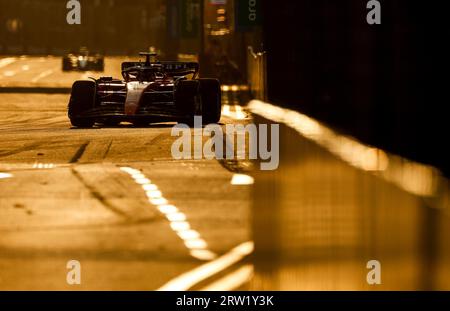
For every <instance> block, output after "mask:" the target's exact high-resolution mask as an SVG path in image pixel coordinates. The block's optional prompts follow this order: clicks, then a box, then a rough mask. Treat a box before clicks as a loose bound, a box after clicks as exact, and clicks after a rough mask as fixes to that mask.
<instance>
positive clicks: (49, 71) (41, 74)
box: [31, 69, 55, 83]
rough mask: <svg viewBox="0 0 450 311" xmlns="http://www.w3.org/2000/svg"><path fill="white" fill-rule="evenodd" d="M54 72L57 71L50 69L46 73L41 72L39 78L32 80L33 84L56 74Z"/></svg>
mask: <svg viewBox="0 0 450 311" xmlns="http://www.w3.org/2000/svg"><path fill="white" fill-rule="evenodd" d="M54 72H55V69H48V70H46V71H44V72H41V73H40V74H39V75H38V76H37V77H35V78H33V79H31V82H32V83H36V82H38V81H39V80H41V79H43V78H45V77H48V76H49V75H51V74H52V73H54Z"/></svg>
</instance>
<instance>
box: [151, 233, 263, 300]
mask: <svg viewBox="0 0 450 311" xmlns="http://www.w3.org/2000/svg"><path fill="white" fill-rule="evenodd" d="M253 248H254V245H253V242H245V243H242V244H240V245H238V246H236V247H235V248H233V249H232V250H231V251H229V252H228V253H226V254H224V255H222V256H220V257H219V258H217V259H215V260H213V261H210V262H208V263H205V264H203V265H201V266H200V267H197V268H195V269H193V270H191V271H189V272H186V273H183V274H182V275H180V276H178V277H176V278H174V279H172V280H171V281H169V282H168V283H166V284H165V285H164V286H162V287H160V288H159V289H158V290H159V291H186V290H189V289H190V288H192V287H193V286H195V285H197V284H199V283H200V282H202V281H204V280H206V279H208V278H210V277H212V276H214V275H216V274H218V273H220V272H222V271H224V270H226V269H228V268H229V267H231V266H233V265H234V264H236V263H238V262H240V261H241V260H242V259H244V258H245V257H247V256H248V255H250V254H251V253H252V252H253ZM244 267H245V266H244ZM238 271H240V272H239V274H240V278H239V279H240V281H243V280H244V279H245V280H248V278H247V277H250V276H249V275H248V273H249V270H248V267H247V268H246V269H245V270H244V272H242V270H238ZM243 274H245V277H244V276H243ZM231 275H233V274H231ZM229 276H230V275H228V277H229ZM222 280H223V281H222V282H220V280H219V281H218V282H220V283H215V285H214V287H215V288H219V287H224V286H225V283H228V284H231V283H230V282H229V278H227V277H225V278H223V279H222ZM213 284H214V283H213ZM231 285H232V286H234V288H238V287H239V286H240V285H242V284H237V283H233V284H231Z"/></svg>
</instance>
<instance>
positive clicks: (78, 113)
mask: <svg viewBox="0 0 450 311" xmlns="http://www.w3.org/2000/svg"><path fill="white" fill-rule="evenodd" d="M95 98H96V85H95V82H94V81H76V82H75V83H74V84H73V86H72V93H71V95H70V101H69V119H70V122H71V123H72V125H73V126H76V127H92V126H93V125H94V123H95V120H94V119H91V118H86V117H83V114H84V113H86V112H87V111H89V110H90V109H92V108H93V107H94V105H95Z"/></svg>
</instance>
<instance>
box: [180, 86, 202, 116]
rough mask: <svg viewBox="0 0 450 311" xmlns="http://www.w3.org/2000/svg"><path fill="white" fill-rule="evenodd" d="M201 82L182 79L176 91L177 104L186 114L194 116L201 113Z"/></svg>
mask: <svg viewBox="0 0 450 311" xmlns="http://www.w3.org/2000/svg"><path fill="white" fill-rule="evenodd" d="M199 91H200V84H199V82H198V81H197V80H181V81H179V82H178V84H177V86H176V91H175V105H176V106H177V108H178V109H179V110H180V111H181V112H182V113H183V114H184V115H188V116H192V117H193V116H194V115H196V114H200V107H199V106H200V105H199Z"/></svg>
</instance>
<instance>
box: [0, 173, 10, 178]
mask: <svg viewBox="0 0 450 311" xmlns="http://www.w3.org/2000/svg"><path fill="white" fill-rule="evenodd" d="M12 176H13V175H12V174H10V173H0V179H6V178H11V177H12Z"/></svg>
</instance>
